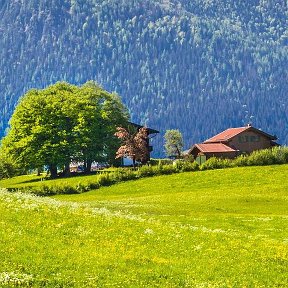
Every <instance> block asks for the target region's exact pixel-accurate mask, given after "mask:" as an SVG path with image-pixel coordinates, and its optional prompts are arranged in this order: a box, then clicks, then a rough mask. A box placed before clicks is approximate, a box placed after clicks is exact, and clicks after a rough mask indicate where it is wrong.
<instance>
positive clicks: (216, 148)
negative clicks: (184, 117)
mask: <svg viewBox="0 0 288 288" xmlns="http://www.w3.org/2000/svg"><path fill="white" fill-rule="evenodd" d="M194 147H196V148H198V149H199V150H200V151H201V152H203V153H226V152H236V151H237V150H235V149H233V148H231V147H229V146H227V145H225V144H223V143H201V144H195V145H194ZM192 150H193V148H192Z"/></svg>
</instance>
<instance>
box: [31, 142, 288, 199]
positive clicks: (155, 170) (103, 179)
mask: <svg viewBox="0 0 288 288" xmlns="http://www.w3.org/2000/svg"><path fill="white" fill-rule="evenodd" d="M164 163H165V162H164ZM285 163H288V147H275V148H273V149H267V150H260V151H255V152H253V153H252V154H250V155H248V156H244V155H241V156H239V157H237V158H236V159H233V160H231V159H219V158H215V157H213V158H210V159H208V160H207V161H206V162H205V163H203V164H202V165H201V166H199V165H198V163H197V162H196V161H194V162H191V161H185V160H180V159H179V160H176V161H174V162H173V163H171V164H163V162H162V161H159V162H158V164H157V165H155V164H154V165H145V166H142V167H139V168H138V169H133V168H117V169H116V170H113V171H107V172H106V173H105V172H103V173H102V174H100V175H98V176H97V177H96V178H94V179H95V181H94V182H87V183H83V182H82V183H81V182H79V183H78V184H77V185H74V186H73V185H71V184H69V182H68V181H63V182H62V183H61V184H60V185H54V186H48V185H46V184H43V185H41V186H34V187H30V188H27V189H26V191H27V190H28V191H27V192H31V193H34V194H37V195H41V196H46V195H55V194H76V193H83V192H87V191H90V190H93V189H98V188H100V187H102V186H110V185H113V184H116V183H119V182H123V181H128V180H134V179H140V178H144V177H152V176H158V175H169V174H174V173H181V172H189V171H197V170H210V169H221V168H228V167H240V166H255V165H272V164H285Z"/></svg>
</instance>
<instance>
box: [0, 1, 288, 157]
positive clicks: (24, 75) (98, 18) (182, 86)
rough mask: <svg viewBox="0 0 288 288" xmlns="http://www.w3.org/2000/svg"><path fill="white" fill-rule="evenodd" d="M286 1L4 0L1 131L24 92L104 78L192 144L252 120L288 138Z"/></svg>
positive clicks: (135, 110) (134, 108) (138, 116)
mask: <svg viewBox="0 0 288 288" xmlns="http://www.w3.org/2000/svg"><path fill="white" fill-rule="evenodd" d="M287 14H288V12H287V1H286V0H236V1H235V0H193V1H191V0H178V1H176V0H171V1H169V0H162V1H161V0H158V1H157V0H141V1H139V0H42V1H38V0H25V1H21V0H1V1H0V48H1V49H0V72H1V73H0V75H1V77H0V115H1V119H0V137H1V136H3V135H4V133H5V129H6V128H7V125H8V121H9V118H10V117H11V114H12V112H13V110H14V108H15V105H16V104H17V101H18V99H19V97H20V96H21V95H23V94H24V93H25V92H26V91H27V90H28V89H30V88H32V87H35V88H43V87H46V86H47V85H49V84H52V83H55V82H57V81H61V80H65V81H68V82H70V83H73V84H83V83H85V82H86V81H87V80H95V81H97V82H98V83H99V84H100V85H101V86H102V87H104V88H105V89H107V90H108V91H111V92H112V91H115V92H117V93H118V94H119V95H120V96H121V97H122V99H123V101H124V103H125V104H126V105H127V107H128V109H129V111H130V115H131V119H132V121H134V122H137V123H141V124H145V125H148V126H150V127H151V128H154V129H157V130H160V131H161V132H162V134H161V135H160V136H157V137H155V138H154V139H153V141H154V143H153V144H154V146H155V152H156V153H155V155H157V156H159V155H160V154H162V155H163V150H164V149H163V137H162V136H163V135H164V133H165V130H166V129H179V130H180V131H181V132H182V133H183V136H184V142H185V147H186V148H187V147H189V146H190V145H191V144H192V143H195V142H198V141H202V140H205V139H206V138H208V137H210V136H212V135H213V134H214V133H217V132H220V131H221V130H222V129H225V128H228V127H233V126H239V125H240V126H241V125H246V124H247V123H248V122H252V123H253V125H254V126H255V127H257V128H260V129H263V130H264V131H266V132H268V133H271V134H276V135H277V136H278V137H279V142H280V143H281V144H288V95H287V91H288V77H287V73H288V72H287V71H288V70H287V66H288V65H287V64H288V48H287V45H288V30H287V16H288V15H287Z"/></svg>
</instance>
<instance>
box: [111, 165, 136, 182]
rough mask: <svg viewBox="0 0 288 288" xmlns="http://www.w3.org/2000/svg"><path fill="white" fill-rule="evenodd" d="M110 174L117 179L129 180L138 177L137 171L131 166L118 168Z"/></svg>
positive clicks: (119, 180) (117, 180)
mask: <svg viewBox="0 0 288 288" xmlns="http://www.w3.org/2000/svg"><path fill="white" fill-rule="evenodd" d="M110 176H111V177H112V178H113V179H114V180H115V181H116V182H121V181H128V180H134V179H137V178H138V175H137V172H136V171H134V170H133V169H129V168H118V169H116V170H115V171H114V172H113V173H111V174H110Z"/></svg>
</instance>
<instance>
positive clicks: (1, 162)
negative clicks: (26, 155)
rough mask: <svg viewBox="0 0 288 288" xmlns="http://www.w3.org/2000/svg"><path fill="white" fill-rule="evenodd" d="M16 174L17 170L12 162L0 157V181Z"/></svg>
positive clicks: (2, 156)
mask: <svg viewBox="0 0 288 288" xmlns="http://www.w3.org/2000/svg"><path fill="white" fill-rule="evenodd" d="M17 174H18V170H17V167H16V165H15V163H14V162H13V160H12V159H10V158H8V157H5V156H4V155H0V179H4V178H10V177H13V176H16V175H17Z"/></svg>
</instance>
